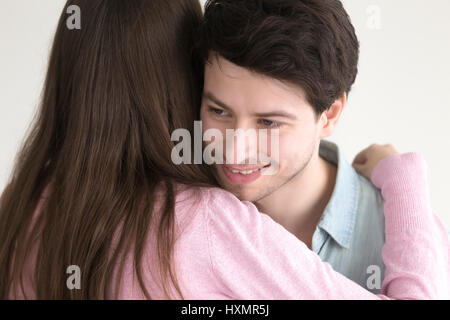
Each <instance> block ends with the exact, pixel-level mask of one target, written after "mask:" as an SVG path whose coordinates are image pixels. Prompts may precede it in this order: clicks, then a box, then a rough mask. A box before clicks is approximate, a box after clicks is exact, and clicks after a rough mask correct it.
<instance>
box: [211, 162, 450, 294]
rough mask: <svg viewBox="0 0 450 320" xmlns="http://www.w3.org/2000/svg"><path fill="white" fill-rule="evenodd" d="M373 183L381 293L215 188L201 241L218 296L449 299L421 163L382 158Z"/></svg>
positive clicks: (442, 247) (440, 237)
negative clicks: (382, 235)
mask: <svg viewBox="0 0 450 320" xmlns="http://www.w3.org/2000/svg"><path fill="white" fill-rule="evenodd" d="M373 182H374V183H375V184H376V185H377V186H379V187H382V192H383V196H384V198H385V200H386V205H385V216H386V220H385V221H386V243H385V245H384V247H383V260H384V263H385V266H386V271H385V279H384V281H383V286H382V293H383V294H381V295H374V294H372V293H371V292H369V291H368V290H366V289H364V288H363V287H361V286H359V285H358V284H356V283H355V282H353V281H351V280H349V279H347V278H346V277H344V276H343V275H341V274H340V273H338V272H336V271H334V270H333V269H332V267H331V266H330V265H329V264H328V263H326V262H322V261H321V259H320V258H319V256H318V255H317V254H315V253H314V252H312V251H311V250H309V249H308V247H307V246H306V245H305V244H304V243H303V242H301V241H300V240H298V239H297V238H296V237H295V236H294V235H293V234H291V233H290V232H288V231H287V230H286V229H284V228H283V227H282V226H281V225H280V224H278V223H276V222H275V221H273V220H272V219H271V218H270V217H269V216H268V215H266V214H262V213H260V212H258V210H257V209H256V207H255V206H254V205H253V204H251V203H249V202H240V201H239V200H238V199H237V198H236V197H234V196H233V195H231V194H229V193H227V192H225V191H223V190H219V189H213V190H211V191H210V201H209V206H208V207H209V208H210V211H209V213H208V214H207V217H206V219H207V224H206V226H207V228H206V236H207V242H208V245H209V256H210V264H211V268H212V271H213V274H214V276H215V279H216V286H217V288H218V290H219V291H221V293H223V294H224V295H227V296H229V297H233V298H235V299H442V298H448V286H449V282H448V278H447V276H448V250H449V249H448V248H449V246H448V239H447V236H446V231H445V228H444V227H443V226H442V224H440V223H439V222H438V221H437V220H436V219H435V218H434V216H433V214H432V213H431V208H430V201H429V197H428V185H427V179H426V165H425V162H424V160H423V158H422V157H421V156H420V155H419V154H405V155H393V156H390V157H388V158H385V159H384V160H383V161H382V162H380V164H379V166H377V167H376V168H375V170H374V172H373ZM444 235H445V237H444ZM444 239H445V241H444Z"/></svg>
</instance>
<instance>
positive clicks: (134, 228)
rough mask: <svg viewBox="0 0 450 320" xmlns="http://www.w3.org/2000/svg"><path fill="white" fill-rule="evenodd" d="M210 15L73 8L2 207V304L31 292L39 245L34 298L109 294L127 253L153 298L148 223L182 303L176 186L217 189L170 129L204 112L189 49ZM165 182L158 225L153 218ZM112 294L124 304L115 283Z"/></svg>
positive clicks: (190, 1) (116, 6)
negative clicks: (148, 281) (29, 279)
mask: <svg viewBox="0 0 450 320" xmlns="http://www.w3.org/2000/svg"><path fill="white" fill-rule="evenodd" d="M70 5H77V6H79V8H80V9H81V29H80V30H77V29H75V30H69V29H68V28H67V26H66V19H67V18H68V16H69V15H68V14H67V13H66V10H67V7H68V6H70ZM201 18H202V11H201V7H200V4H199V2H198V0H177V1H167V0H151V1H150V0H126V1H124V0H73V1H68V3H67V4H66V6H65V8H64V11H63V14H62V16H61V18H60V21H59V24H58V28H57V31H56V35H55V39H54V43H53V47H52V50H51V55H50V60H49V66H48V71H47V76H46V80H45V85H44V90H43V94H42V101H41V103H40V107H39V110H38V112H37V114H36V117H35V120H34V121H33V124H32V126H31V128H30V131H29V132H28V134H27V137H26V139H25V140H24V143H23V146H22V149H21V151H20V152H19V154H18V156H17V159H16V163H15V167H14V170H13V172H12V175H11V178H10V180H9V181H8V185H7V187H6V188H5V190H4V193H3V196H2V199H1V203H0V298H1V299H7V298H8V292H9V290H10V289H12V288H13V289H14V293H17V292H18V289H19V288H21V290H22V291H23V290H24V289H23V267H24V264H25V261H26V258H27V256H28V254H29V251H30V248H32V246H33V244H35V243H39V247H38V251H37V258H36V264H35V266H34V275H33V280H34V286H35V287H34V290H35V292H36V297H37V299H107V292H108V288H109V286H110V275H111V274H112V273H113V269H114V268H115V266H116V264H117V263H119V262H120V269H119V270H120V271H119V274H120V273H121V271H122V270H123V267H124V255H125V254H127V252H128V250H130V248H134V250H133V251H134V258H135V259H134V268H135V272H136V274H137V277H138V280H139V284H140V286H141V288H142V290H143V292H144V294H145V296H146V297H147V298H148V299H151V298H152V297H151V293H150V292H149V291H148V290H147V288H146V286H145V284H144V281H143V277H142V270H141V264H142V255H143V250H144V245H145V239H146V237H147V235H148V233H149V226H150V224H151V223H158V224H159V225H158V227H157V230H158V234H157V239H158V242H157V244H158V258H159V263H160V266H161V270H162V273H161V279H162V283H163V288H164V293H165V295H166V297H167V298H169V297H170V296H171V293H170V292H169V290H168V289H167V288H168V287H169V285H168V281H171V283H173V284H174V287H175V288H176V291H177V293H178V294H179V295H180V296H181V297H182V292H181V290H180V287H179V285H177V281H176V276H175V275H174V272H173V270H172V267H171V262H172V260H173V259H172V258H173V257H172V256H173V247H174V241H175V240H174V239H175V235H174V219H175V216H174V205H175V197H176V187H175V183H181V184H189V185H210V184H211V183H213V182H214V179H213V177H212V176H211V175H210V173H209V172H208V171H207V170H206V169H205V168H204V167H202V166H194V165H174V164H173V163H172V161H171V152H172V148H173V146H174V142H172V141H171V139H170V136H171V133H172V132H173V130H174V129H176V128H187V129H190V130H192V129H193V123H194V120H195V119H196V118H197V116H198V114H197V112H198V111H197V110H198V106H199V103H200V89H201V88H200V86H201V84H200V79H199V76H198V73H197V72H196V70H194V68H193V67H192V65H193V64H192V63H191V62H192V57H191V54H190V49H189V48H190V47H191V44H192V31H193V29H194V28H195V27H196V26H197V25H198V24H199V23H200V22H201ZM47 186H48V187H49V188H48V193H47V195H46V198H45V202H44V205H43V206H42V209H41V210H40V215H39V218H38V219H37V220H36V223H35V224H33V223H32V222H33V212H34V211H35V209H36V206H37V204H38V203H39V200H40V199H41V197H42V194H43V192H44V190H47V189H46V187H47ZM161 187H162V188H163V190H164V192H165V194H166V197H165V200H164V203H163V206H162V210H161V212H162V214H161V219H159V221H153V220H152V216H154V215H155V214H154V212H153V211H154V205H155V203H156V198H155V194H156V191H157V190H158V189H157V188H161ZM121 223H123V224H122V232H121V233H120V237H119V240H118V244H117V247H116V248H115V250H114V252H113V254H111V252H110V249H109V248H110V246H111V244H112V240H113V234H114V232H115V231H116V229H117V227H118V225H119V224H121ZM73 264H75V265H78V266H79V267H80V269H81V270H82V277H81V288H82V290H68V288H67V286H66V281H67V277H68V275H67V273H66V269H67V267H68V266H69V265H73ZM166 282H167V283H166ZM114 292H115V293H114V295H115V297H117V295H118V290H117V286H116V290H115V291H114ZM24 294H25V293H24ZM25 298H27V297H25Z"/></svg>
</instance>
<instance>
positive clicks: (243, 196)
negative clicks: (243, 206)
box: [222, 184, 259, 202]
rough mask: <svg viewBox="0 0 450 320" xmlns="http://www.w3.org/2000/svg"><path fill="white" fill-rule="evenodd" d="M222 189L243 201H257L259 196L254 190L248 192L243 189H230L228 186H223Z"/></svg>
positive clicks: (234, 187)
mask: <svg viewBox="0 0 450 320" xmlns="http://www.w3.org/2000/svg"><path fill="white" fill-rule="evenodd" d="M222 188H223V189H225V190H226V191H228V192H230V193H232V194H233V195H234V196H235V197H236V198H238V199H239V200H241V201H250V202H252V201H256V200H257V199H259V198H258V194H257V193H255V191H254V190H246V189H247V188H245V187H242V188H239V187H236V186H233V187H230V186H227V185H224V184H222Z"/></svg>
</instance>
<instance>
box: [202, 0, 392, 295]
mask: <svg viewBox="0 0 450 320" xmlns="http://www.w3.org/2000/svg"><path fill="white" fill-rule="evenodd" d="M196 40H197V43H196V51H197V52H198V54H199V56H200V57H201V58H202V60H203V62H204V63H205V74H204V76H205V82H204V93H203V102H202V106H201V120H202V121H203V129H204V130H208V129H210V128H216V129H219V130H220V131H221V132H223V136H226V134H225V131H226V130H227V129H235V130H236V129H243V130H248V129H268V130H273V129H274V128H276V129H278V130H279V131H278V132H279V163H278V170H277V172H276V173H275V174H273V175H264V174H262V172H263V170H266V169H267V168H265V166H266V164H263V163H258V164H253V165H249V164H245V163H244V162H238V163H233V164H227V163H225V164H223V165H221V164H216V165H215V171H216V175H217V177H218V181H219V183H220V184H221V186H222V187H223V188H225V189H227V190H228V191H230V192H232V193H234V194H235V195H236V196H237V197H238V198H239V199H241V200H247V201H252V202H253V203H254V204H255V205H256V206H257V207H258V209H259V210H260V211H261V212H264V213H266V214H268V215H269V216H271V217H272V218H273V219H274V220H275V221H276V222H278V223H280V224H281V225H283V226H284V227H285V228H286V229H287V230H288V231H290V232H291V233H293V234H294V235H295V236H297V238H299V239H300V240H301V241H303V242H304V243H305V244H306V245H307V246H308V247H309V248H310V249H311V250H313V251H314V252H316V253H317V254H318V255H319V256H320V257H321V258H322V260H324V261H327V262H329V263H330V264H331V265H332V267H333V268H334V269H335V270H336V271H339V272H341V273H342V274H343V275H345V276H347V277H348V278H350V279H352V280H354V281H355V282H357V283H359V284H360V285H362V286H364V287H365V288H367V289H369V290H371V291H372V292H374V293H379V292H380V284H381V282H382V279H383V275H384V265H383V261H382V255H381V249H382V246H383V244H384V214H383V200H382V197H381V195H380V193H379V191H378V190H377V189H376V188H375V187H374V186H373V185H372V184H371V183H370V182H369V181H368V180H367V179H365V178H363V177H362V176H360V175H358V174H357V173H356V171H355V170H354V169H353V168H352V166H351V165H350V164H349V163H348V162H347V161H346V159H345V157H344V156H343V154H342V152H341V151H340V149H339V148H338V146H336V145H335V144H333V143H331V142H328V141H326V140H323V139H324V138H327V137H329V136H331V135H332V134H333V131H334V130H335V128H336V126H337V124H338V122H339V119H340V116H341V114H342V112H343V109H344V107H345V105H346V102H347V97H348V94H349V92H350V89H351V86H352V85H353V83H354V81H355V79H356V75H357V70H358V69H357V64H358V56H359V43H358V40H357V37H356V35H355V30H354V28H353V26H352V24H351V22H350V18H349V17H348V15H347V13H346V11H345V9H344V8H343V6H342V4H341V2H340V1H338V0H277V1H274V0H266V1H264V0H211V1H208V2H207V4H206V8H205V20H204V22H203V24H202V26H201V27H200V28H199V30H198V33H197V39H196Z"/></svg>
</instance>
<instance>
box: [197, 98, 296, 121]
mask: <svg viewBox="0 0 450 320" xmlns="http://www.w3.org/2000/svg"><path fill="white" fill-rule="evenodd" d="M203 97H204V98H206V99H208V100H211V101H212V102H214V103H215V104H217V105H218V106H220V107H222V108H224V109H226V110H227V111H232V108H230V107H229V106H228V105H227V104H226V103H224V102H222V101H220V100H219V99H218V98H216V97H215V96H214V95H213V94H212V93H211V92H209V91H207V92H205V93H204V94H203ZM254 115H255V116H256V117H259V118H269V117H281V118H287V119H290V120H297V117H296V116H295V115H294V114H292V113H289V112H286V111H283V110H279V111H271V112H261V113H259V112H258V113H255V114H254Z"/></svg>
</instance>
